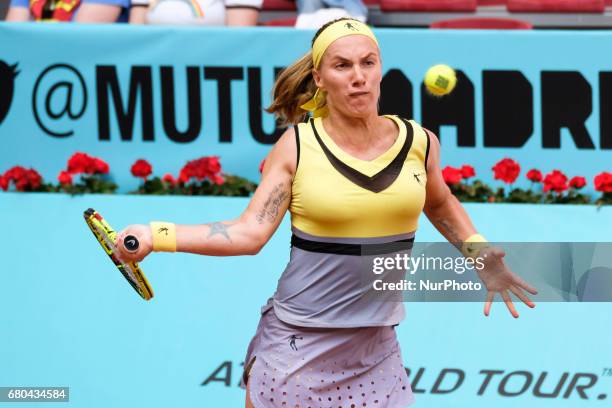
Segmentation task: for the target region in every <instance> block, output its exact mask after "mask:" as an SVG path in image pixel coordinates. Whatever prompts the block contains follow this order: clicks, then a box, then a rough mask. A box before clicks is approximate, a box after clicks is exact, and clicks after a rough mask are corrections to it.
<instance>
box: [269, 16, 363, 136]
mask: <svg viewBox="0 0 612 408" xmlns="http://www.w3.org/2000/svg"><path fill="white" fill-rule="evenodd" d="M343 20H353V19H352V18H348V17H342V18H338V19H336V20H332V21H329V22H328V23H325V24H324V25H323V26H322V27H321V28H319V30H318V31H317V32H316V33H315V35H314V37H313V38H312V43H311V44H314V42H315V40H316V39H317V37H318V36H319V34H321V32H323V30H325V28H327V26H329V25H331V24H333V23H335V22H337V21H343ZM313 68H314V64H313V62H312V52H311V51H309V52H308V53H306V54H305V55H304V56H302V58H300V59H299V60H297V61H296V62H294V63H293V64H291V65H290V66H288V67H287V68H285V69H284V70H283V71H282V72H281V73H280V75H279V76H278V78H277V79H276V82H275V83H274V87H273V88H272V96H273V98H274V100H273V101H272V104H270V106H268V107H267V108H266V112H268V113H273V114H274V116H275V117H276V118H277V119H278V121H279V125H280V126H282V127H287V126H289V125H297V124H298V123H300V122H302V121H303V120H304V119H305V117H306V114H307V113H308V112H307V111H305V110H304V109H302V108H300V106H301V105H303V104H305V103H306V102H308V101H309V100H310V99H311V98H312V97H313V96H314V94H315V92H316V91H317V85H316V84H315V81H314V78H313V77H312V70H313ZM322 106H325V105H324V104H323V105H322Z"/></svg>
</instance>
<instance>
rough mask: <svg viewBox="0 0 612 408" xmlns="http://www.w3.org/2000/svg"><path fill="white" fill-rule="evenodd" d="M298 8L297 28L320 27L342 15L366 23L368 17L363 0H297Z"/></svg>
mask: <svg viewBox="0 0 612 408" xmlns="http://www.w3.org/2000/svg"><path fill="white" fill-rule="evenodd" d="M297 9H298V17H297V21H296V22H295V26H296V27H297V28H319V27H321V26H322V25H323V24H325V23H327V22H328V21H331V20H335V19H338V18H341V17H352V18H354V19H356V20H359V21H361V22H362V23H365V21H366V19H367V17H368V8H367V7H366V6H365V5H364V4H363V2H362V1H361V0H297Z"/></svg>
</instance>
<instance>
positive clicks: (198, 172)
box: [179, 156, 221, 183]
mask: <svg viewBox="0 0 612 408" xmlns="http://www.w3.org/2000/svg"><path fill="white" fill-rule="evenodd" d="M220 171H221V163H219V157H218V156H208V157H201V158H199V159H196V160H191V161H189V162H187V164H185V166H183V168H182V169H181V172H180V175H179V180H180V181H181V182H183V183H187V182H188V181H189V180H190V179H191V178H193V177H195V178H196V179H197V180H198V181H202V180H204V179H206V178H208V179H209V180H211V181H212V182H213V183H218V182H219V180H220V179H216V181H215V176H218V173H219V172H220Z"/></svg>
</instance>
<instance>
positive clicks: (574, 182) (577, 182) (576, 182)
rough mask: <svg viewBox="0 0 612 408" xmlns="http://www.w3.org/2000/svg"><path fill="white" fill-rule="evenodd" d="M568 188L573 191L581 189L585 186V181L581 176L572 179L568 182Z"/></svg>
mask: <svg viewBox="0 0 612 408" xmlns="http://www.w3.org/2000/svg"><path fill="white" fill-rule="evenodd" d="M569 186H570V187H573V188H575V189H581V188H582V187H584V186H586V179H585V178H584V177H582V176H576V177H572V179H571V180H570V181H569Z"/></svg>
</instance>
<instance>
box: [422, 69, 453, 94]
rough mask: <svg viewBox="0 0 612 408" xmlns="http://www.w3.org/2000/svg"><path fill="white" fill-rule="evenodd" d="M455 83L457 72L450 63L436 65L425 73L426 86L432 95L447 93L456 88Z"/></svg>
mask: <svg viewBox="0 0 612 408" xmlns="http://www.w3.org/2000/svg"><path fill="white" fill-rule="evenodd" d="M455 85H457V74H455V70H454V69H452V68H451V67H449V66H448V65H444V64H439V65H434V66H433V67H431V68H429V69H428V70H427V73H425V87H426V88H427V90H428V91H429V92H430V93H431V94H432V95H436V96H442V95H447V94H449V93H451V92H452V90H453V89H455Z"/></svg>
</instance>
